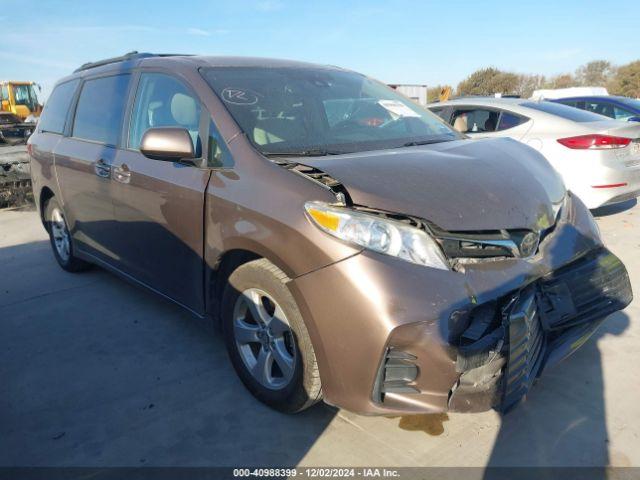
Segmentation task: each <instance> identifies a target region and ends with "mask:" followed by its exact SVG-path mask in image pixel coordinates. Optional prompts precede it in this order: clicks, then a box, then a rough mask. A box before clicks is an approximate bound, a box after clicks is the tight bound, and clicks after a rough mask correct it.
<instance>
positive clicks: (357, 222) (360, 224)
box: [304, 202, 449, 270]
mask: <svg viewBox="0 0 640 480" xmlns="http://www.w3.org/2000/svg"><path fill="white" fill-rule="evenodd" d="M304 208H305V210H306V212H307V215H308V216H309V218H310V219H311V221H312V222H313V223H314V224H315V225H317V226H318V227H320V228H321V229H322V230H324V231H325V232H327V233H329V234H330V235H333V236H334V237H337V238H339V239H341V240H344V241H345V242H350V243H355V244H356V245H360V246H361V247H364V248H367V249H369V250H373V251H375V252H379V253H383V254H385V255H391V256H393V257H398V258H401V259H402V260H406V261H407V262H411V263H417V264H418V265H425V266H427V267H433V268H440V269H442V270H449V264H448V262H447V260H446V258H445V257H444V254H443V253H442V250H440V247H439V245H438V244H437V243H436V241H435V240H433V239H432V238H431V237H430V236H429V235H428V234H427V233H426V232H425V231H424V230H421V229H419V228H416V227H414V226H411V225H407V224H405V223H402V222H398V221H395V220H389V219H386V218H381V217H380V216H378V215H372V214H368V213H364V212H360V211H358V210H353V209H350V208H345V207H334V206H331V205H327V204H326V203H321V202H307V203H305V205H304Z"/></svg>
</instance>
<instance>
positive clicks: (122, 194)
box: [29, 53, 632, 414]
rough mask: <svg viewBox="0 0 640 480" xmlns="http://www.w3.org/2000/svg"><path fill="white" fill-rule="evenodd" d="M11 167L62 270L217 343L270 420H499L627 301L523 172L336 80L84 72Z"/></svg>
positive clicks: (586, 218) (170, 66) (204, 65)
mask: <svg viewBox="0 0 640 480" xmlns="http://www.w3.org/2000/svg"><path fill="white" fill-rule="evenodd" d="M29 151H30V154H31V157H32V176H33V188H34V194H35V198H36V201H37V204H38V206H39V209H40V213H41V215H42V220H43V223H44V225H45V227H46V228H47V230H48V232H49V234H50V236H51V244H52V247H53V253H54V255H55V258H56V260H57V261H58V263H59V264H60V265H61V266H62V268H64V269H65V270H68V271H71V272H78V271H81V270H84V269H86V268H87V267H88V266H89V265H90V264H97V265H99V266H101V267H104V268H106V269H108V270H111V271H113V272H115V273H117V274H119V275H121V276H122V277H124V278H126V279H128V280H131V281H133V282H135V283H138V284H140V285H142V286H145V287H147V288H149V289H151V290H153V291H155V292H157V293H158V294H160V295H162V296H164V297H166V298H169V299H171V300H172V301H174V302H176V303H178V304H180V305H182V306H183V307H184V308H186V309H188V310H190V311H191V312H193V314H194V315H197V316H199V317H205V318H211V319H212V320H215V321H219V322H220V324H221V326H222V331H223V334H224V339H225V342H226V345H227V348H228V351H229V356H230V358H231V362H232V364H233V366H234V367H235V369H236V371H237V373H238V375H239V376H240V378H241V379H242V381H243V382H244V384H245V385H246V386H247V388H248V389H249V390H250V391H251V393H253V394H254V395H255V396H256V397H257V398H259V399H260V400H262V401H263V402H265V403H267V404H268V405H271V406H272V407H274V408H277V409H279V410H282V411H287V412H296V411H300V410H302V409H304V408H306V407H309V406H310V405H312V404H313V403H315V402H317V401H318V400H320V399H324V400H325V401H326V402H328V403H330V404H334V405H339V406H341V407H344V408H347V409H349V410H352V411H355V412H361V413H366V414H398V413H402V414H404V413H418V412H440V411H446V410H455V411H480V410H486V409H489V408H497V409H501V410H504V409H508V408H510V407H512V406H513V405H515V404H516V403H517V402H518V401H519V400H521V399H522V398H523V397H524V396H525V394H526V392H527V390H528V389H529V388H530V386H531V385H532V383H533V381H534V379H535V378H536V377H538V376H539V375H540V373H541V372H542V371H543V370H544V369H545V368H547V367H548V366H549V365H552V364H554V363H556V362H557V361H559V360H560V359H562V358H564V357H566V356H567V355H569V354H570V353H572V351H573V350H575V349H576V348H577V347H578V346H579V345H581V344H582V343H583V342H584V340H586V338H588V337H589V336H590V335H591V334H592V333H593V331H594V330H595V329H596V328H597V327H598V325H599V324H600V323H601V322H602V321H603V319H604V318H605V317H606V316H607V315H609V314H611V313H612V312H614V311H616V310H619V309H622V308H624V307H625V306H626V305H628V304H629V302H630V301H631V298H632V293H631V287H630V284H629V279H628V277H627V273H626V271H625V268H624V266H623V265H622V263H621V262H620V261H619V260H618V259H617V258H616V257H615V256H614V255H612V254H611V253H610V252H609V251H608V250H607V249H606V248H605V247H604V246H603V244H602V241H601V239H600V235H599V232H598V228H597V226H596V224H595V222H594V220H593V218H592V216H591V214H590V213H589V211H588V210H587V209H586V208H585V207H584V205H583V204H582V203H581V202H580V201H579V200H578V199H577V198H575V197H574V196H573V195H572V194H571V193H570V192H567V191H565V188H564V185H563V184H562V181H561V180H560V179H559V177H558V176H557V175H556V173H554V170H553V169H552V168H551V167H550V166H549V164H548V163H547V162H546V160H545V159H544V158H543V157H542V156H540V155H539V154H538V153H536V152H535V151H534V150H532V149H530V148H529V147H526V146H524V145H521V144H519V143H517V142H515V141H512V140H508V139H491V140H469V139H467V138H465V137H464V136H462V135H461V134H459V133H457V132H455V131H454V130H453V129H451V128H450V127H449V126H447V125H446V124H444V123H443V122H442V121H441V120H440V119H439V118H438V117H436V116H435V115H433V114H431V113H430V112H428V111H426V110H425V109H423V108H422V107H420V106H418V105H416V104H414V103H413V102H411V101H409V100H408V99H407V98H405V97H403V96H402V95H400V94H398V93H397V92H394V91H393V90H391V89H389V88H387V87H386V86H385V85H383V84H381V83H379V82H377V81H375V80H372V79H370V78H368V77H366V76H363V75H360V74H357V73H354V72H351V71H348V70H344V69H341V68H336V67H330V66H319V65H312V64H307V63H299V62H291V61H281V60H265V59H254V58H232V57H199V56H185V55H152V54H138V53H131V54H128V55H125V56H123V57H119V58H114V59H109V60H105V61H101V62H96V63H91V64H86V65H83V66H82V67H80V68H79V69H78V70H77V71H76V72H74V74H72V75H71V76H69V77H66V78H64V79H62V80H60V82H59V83H58V84H57V85H56V87H55V89H54V90H53V92H52V94H51V97H50V98H49V100H48V102H47V104H46V106H45V109H44V112H43V114H42V117H41V120H40V122H39V124H38V127H37V131H36V132H35V133H34V134H33V136H32V137H31V139H30V140H29ZM53 328H55V327H53Z"/></svg>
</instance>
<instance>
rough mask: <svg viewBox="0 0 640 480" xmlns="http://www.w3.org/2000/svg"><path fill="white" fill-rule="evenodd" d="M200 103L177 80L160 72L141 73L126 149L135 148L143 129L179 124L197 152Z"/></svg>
mask: <svg viewBox="0 0 640 480" xmlns="http://www.w3.org/2000/svg"><path fill="white" fill-rule="evenodd" d="M199 126H200V102H199V101H198V99H197V98H195V97H194V96H193V95H192V94H191V93H190V91H189V90H188V89H187V87H185V86H184V85H183V84H182V83H181V82H180V81H179V80H177V79H176V78H174V77H171V76H169V75H165V74H162V73H143V74H142V75H140V84H139V86H138V91H137V92H136V102H135V106H134V108H133V113H132V117H131V127H130V131H129V148H133V149H136V150H137V149H139V148H140V143H141V141H142V136H143V135H144V132H146V131H147V130H148V129H150V128H153V127H180V128H184V129H186V130H187V131H188V132H189V134H190V135H191V141H192V142H193V151H194V152H195V153H196V156H198V157H199V156H200V155H201V145H200V138H199V135H198V131H199Z"/></svg>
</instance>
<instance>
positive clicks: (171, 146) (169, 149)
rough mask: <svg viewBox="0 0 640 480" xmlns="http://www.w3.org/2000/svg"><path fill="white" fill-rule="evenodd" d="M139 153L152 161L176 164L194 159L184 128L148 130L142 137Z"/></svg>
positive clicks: (189, 137)
mask: <svg viewBox="0 0 640 480" xmlns="http://www.w3.org/2000/svg"><path fill="white" fill-rule="evenodd" d="M140 152H142V154H143V155H144V156H145V157H147V158H151V159H152V160H163V161H165V162H178V161H180V160H192V159H194V158H195V153H194V151H193V141H192V140H191V135H190V134H189V131H188V130H187V129H186V128H176V127H157V128H150V129H149V130H147V131H146V132H144V135H143V136H142V141H141V142H140Z"/></svg>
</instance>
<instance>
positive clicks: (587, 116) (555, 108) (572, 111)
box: [520, 102, 611, 123]
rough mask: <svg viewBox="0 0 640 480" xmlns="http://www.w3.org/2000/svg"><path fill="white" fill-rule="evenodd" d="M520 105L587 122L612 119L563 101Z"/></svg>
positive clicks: (574, 120)
mask: <svg viewBox="0 0 640 480" xmlns="http://www.w3.org/2000/svg"><path fill="white" fill-rule="evenodd" d="M520 106H522V107H527V108H531V109H533V110H539V111H540V112H545V113H550V114H551V115H557V116H558V117H562V118H565V119H567V120H571V121H573V122H579V123H586V122H602V121H603V120H611V119H610V118H609V117H605V116H604V115H598V114H597V113H591V112H587V111H585V110H580V109H578V108H574V107H569V106H567V105H563V104H561V103H554V102H524V103H521V104H520Z"/></svg>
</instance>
